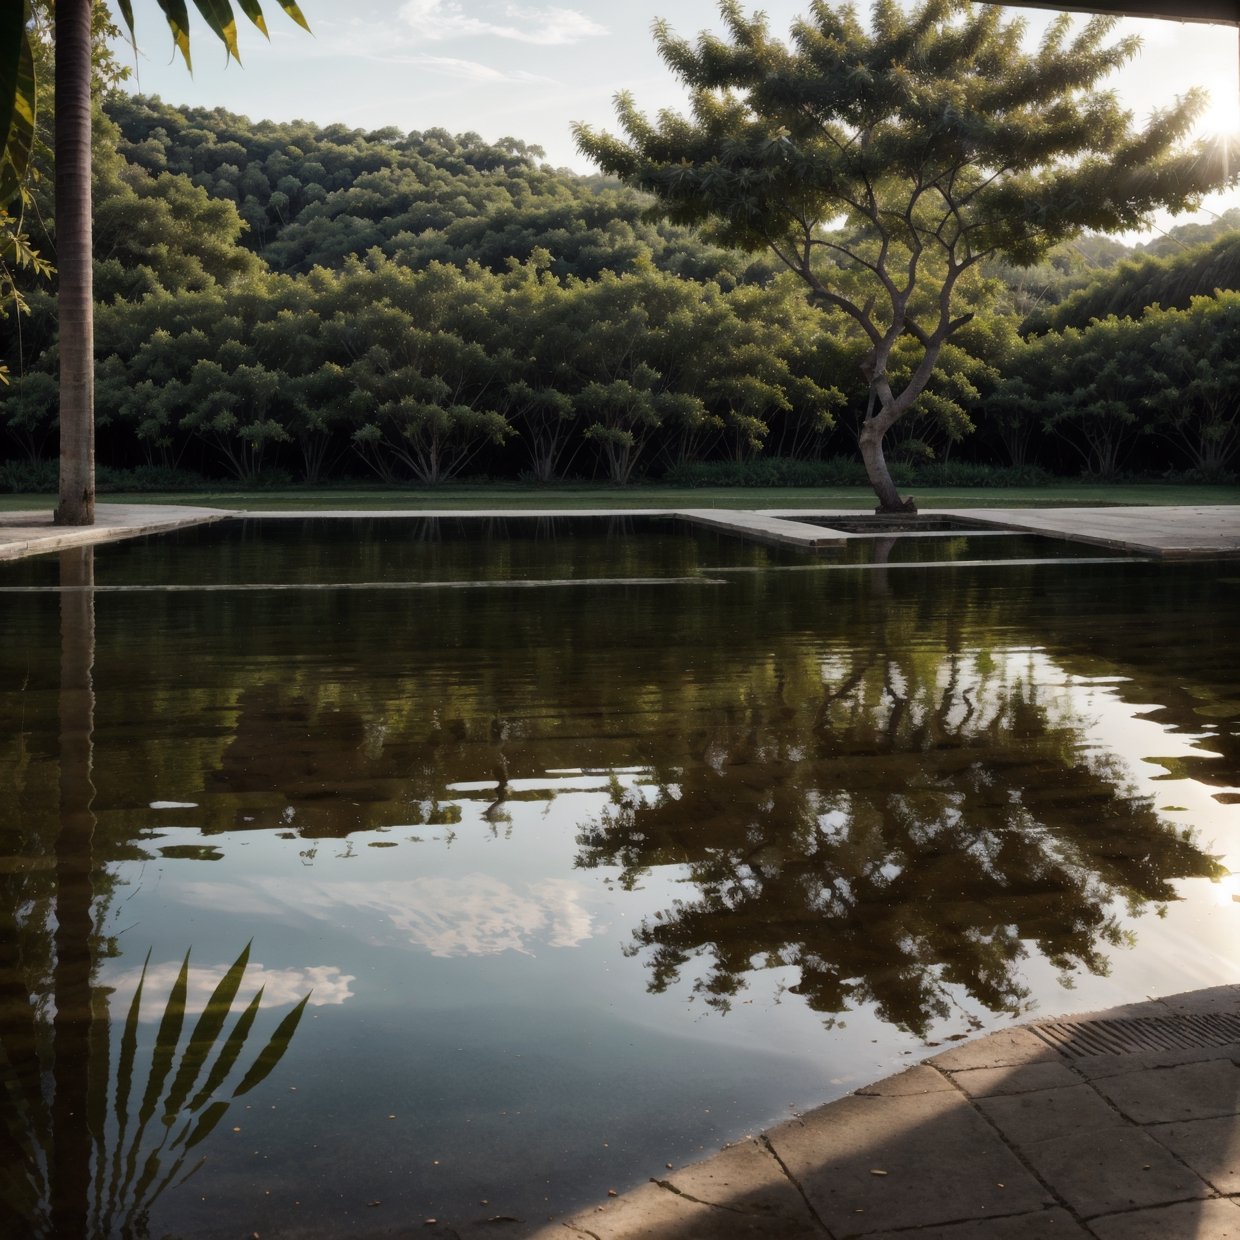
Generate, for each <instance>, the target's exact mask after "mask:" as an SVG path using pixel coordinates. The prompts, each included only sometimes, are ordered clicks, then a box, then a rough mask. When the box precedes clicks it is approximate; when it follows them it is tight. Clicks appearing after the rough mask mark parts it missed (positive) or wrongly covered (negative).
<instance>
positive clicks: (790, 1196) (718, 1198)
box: [659, 1140, 814, 1230]
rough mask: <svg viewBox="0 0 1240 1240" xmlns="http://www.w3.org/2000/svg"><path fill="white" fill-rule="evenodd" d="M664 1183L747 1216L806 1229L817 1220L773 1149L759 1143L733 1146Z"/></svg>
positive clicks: (671, 1174)
mask: <svg viewBox="0 0 1240 1240" xmlns="http://www.w3.org/2000/svg"><path fill="white" fill-rule="evenodd" d="M659 1179H660V1180H661V1181H662V1182H663V1183H665V1184H670V1185H671V1186H672V1188H673V1189H674V1190H675V1191H676V1192H678V1193H682V1194H683V1195H684V1196H686V1197H692V1198H694V1199H696V1200H698V1201H702V1202H706V1203H708V1204H710V1205H716V1206H723V1207H726V1208H727V1209H729V1210H734V1211H737V1212H739V1213H742V1214H749V1215H754V1216H765V1217H767V1218H782V1219H785V1220H786V1221H787V1222H788V1223H789V1224H796V1226H797V1227H799V1228H800V1229H802V1230H807V1229H811V1228H812V1227H813V1226H814V1220H813V1217H812V1215H811V1214H810V1212H809V1207H808V1206H806V1204H805V1198H804V1197H802V1196H801V1194H800V1192H799V1191H798V1189H797V1187H796V1185H795V1184H793V1183H792V1181H791V1180H789V1179H788V1177H787V1175H786V1174H785V1173H784V1169H783V1168H782V1167H781V1166H780V1165H779V1163H778V1162H777V1161H776V1160H775V1157H774V1156H773V1155H772V1154H771V1152H770V1150H769V1149H768V1148H767V1147H766V1146H765V1145H764V1144H762V1143H761V1142H758V1141H752V1140H750V1141H740V1142H738V1143H737V1144H736V1145H729V1146H727V1147H726V1148H725V1149H723V1150H721V1151H720V1152H719V1153H718V1154H716V1155H715V1156H714V1157H712V1158H708V1159H707V1160H706V1161H705V1162H700V1163H694V1164H692V1165H691V1166H688V1167H683V1168H681V1169H680V1170H679V1171H669V1172H668V1173H667V1175H666V1176H660V1177H659Z"/></svg>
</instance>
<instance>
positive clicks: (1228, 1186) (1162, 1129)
mask: <svg viewBox="0 0 1240 1240" xmlns="http://www.w3.org/2000/svg"><path fill="white" fill-rule="evenodd" d="M1145 1131H1146V1132H1148V1133H1149V1134H1150V1136H1152V1137H1154V1138H1155V1139H1156V1140H1157V1141H1160V1142H1161V1143H1162V1144H1163V1145H1165V1146H1166V1147H1167V1149H1169V1150H1171V1151H1172V1152H1173V1153H1175V1154H1177V1155H1178V1156H1179V1157H1180V1158H1182V1159H1183V1160H1184V1161H1185V1162H1186V1163H1187V1164H1188V1165H1189V1166H1190V1167H1192V1169H1193V1170H1194V1171H1195V1172H1196V1173H1197V1174H1198V1175H1199V1176H1201V1177H1202V1178H1203V1179H1205V1180H1207V1181H1209V1183H1211V1184H1213V1185H1214V1187H1215V1188H1217V1189H1218V1191H1219V1192H1220V1193H1228V1194H1235V1193H1240V1119H1237V1118H1235V1117H1230V1118H1225V1119H1196V1120H1189V1121H1188V1122H1186V1123H1180V1124H1159V1125H1157V1126H1156V1127H1153V1128H1147V1129H1145Z"/></svg>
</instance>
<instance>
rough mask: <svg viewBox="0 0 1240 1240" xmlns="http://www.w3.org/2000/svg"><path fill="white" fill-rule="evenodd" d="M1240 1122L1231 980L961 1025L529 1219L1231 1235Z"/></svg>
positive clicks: (1238, 1027) (1239, 1029)
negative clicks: (752, 1125)
mask: <svg viewBox="0 0 1240 1240" xmlns="http://www.w3.org/2000/svg"><path fill="white" fill-rule="evenodd" d="M1238 1137H1240V985H1226V986H1217V987H1212V988H1209V989H1206V990H1197V991H1188V992H1185V993H1182V994H1177V995H1171V996H1168V997H1166V998H1162V999H1155V1000H1148V1001H1146V1002H1142V1003H1133V1004H1127V1005H1124V1006H1122V1007H1117V1008H1110V1009H1107V1010H1104V1011H1100V1012H1085V1013H1078V1014H1074V1015H1071V1016H1066V1017H1063V1018H1060V1019H1046V1018H1043V1019H1039V1020H1037V1021H1033V1022H1030V1023H1028V1024H1024V1025H1017V1026H1013V1027H1012V1028H1010V1029H1006V1030H1001V1031H999V1032H996V1033H992V1034H989V1035H987V1036H985V1037H982V1038H979V1039H977V1040H975V1041H970V1042H965V1043H962V1044H960V1045H958V1046H956V1047H954V1048H952V1049H951V1050H948V1051H944V1052H940V1053H939V1054H936V1055H934V1056H932V1057H930V1058H928V1059H926V1060H925V1061H924V1062H922V1063H920V1064H917V1065H915V1066H913V1067H910V1068H909V1069H907V1070H906V1071H904V1072H902V1073H899V1074H897V1075H895V1076H891V1077H887V1078H885V1079H884V1080H881V1081H878V1082H875V1083H874V1084H872V1085H867V1086H864V1087H863V1088H861V1089H858V1090H856V1091H855V1092H854V1093H852V1094H849V1095H847V1096H846V1097H844V1098H840V1099H837V1100H836V1101H834V1102H829V1103H827V1104H825V1105H823V1106H821V1107H818V1108H816V1109H814V1110H812V1111H809V1112H807V1113H805V1114H803V1115H799V1116H796V1117H795V1118H793V1119H791V1120H788V1121H785V1122H784V1123H782V1124H779V1125H777V1126H776V1127H773V1128H770V1129H768V1130H766V1131H765V1132H762V1133H760V1134H758V1135H757V1136H753V1137H746V1138H743V1139H742V1140H740V1141H737V1142H735V1143H734V1144H732V1145H729V1146H726V1147H725V1148H724V1149H723V1150H721V1151H720V1152H719V1153H718V1154H715V1155H714V1156H712V1157H710V1158H708V1159H706V1160H704V1161H702V1162H699V1163H694V1164H692V1165H689V1166H685V1167H681V1168H676V1169H673V1168H670V1167H665V1168H664V1169H663V1170H662V1171H656V1173H655V1174H654V1175H652V1176H651V1178H650V1179H649V1180H648V1181H647V1182H646V1183H644V1184H642V1185H639V1186H638V1187H636V1188H634V1189H633V1190H632V1191H629V1192H626V1193H624V1194H623V1195H620V1196H618V1197H616V1198H615V1199H614V1200H609V1201H607V1202H604V1203H601V1204H599V1205H596V1206H593V1207H590V1208H588V1209H586V1210H583V1211H580V1212H578V1213H576V1214H574V1215H572V1216H571V1217H569V1218H567V1219H564V1220H561V1221H556V1222H553V1223H550V1224H548V1225H546V1226H544V1227H541V1228H539V1229H538V1230H536V1231H533V1232H530V1231H528V1230H525V1231H522V1232H521V1233H520V1234H522V1235H526V1236H530V1237H531V1238H532V1240H566V1238H568V1237H576V1238H582V1240H696V1238H698V1237H710V1238H711V1240H732V1238H733V1237H742V1236H744V1237H764V1238H766V1240H808V1238H809V1237H817V1238H820V1240H821V1238H823V1237H825V1238H827V1240H844V1238H845V1237H862V1236H864V1237H867V1238H869V1240H896V1238H897V1237H907V1238H908V1240H913V1238H916V1237H920V1238H921V1240H1045V1238H1046V1237H1070V1238H1076V1240H1146V1238H1148V1240H1155V1238H1156V1237H1172V1236H1176V1237H1179V1236H1182V1237H1190V1236H1191V1237H1194V1238H1195V1240H1216V1238H1218V1240H1221V1238H1222V1237H1224V1236H1234V1235H1237V1234H1240V1148H1238V1147H1240V1141H1238V1140H1237V1138H1238ZM460 1234H461V1236H462V1237H464V1236H465V1235H469V1234H472V1233H471V1232H468V1231H462V1232H461V1233H460ZM506 1234H514V1233H506Z"/></svg>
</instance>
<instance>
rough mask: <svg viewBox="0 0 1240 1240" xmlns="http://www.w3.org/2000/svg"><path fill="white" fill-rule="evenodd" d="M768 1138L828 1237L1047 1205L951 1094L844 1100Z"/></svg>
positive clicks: (1046, 1195) (959, 1099)
mask: <svg viewBox="0 0 1240 1240" xmlns="http://www.w3.org/2000/svg"><path fill="white" fill-rule="evenodd" d="M767 1139H768V1140H769V1141H770V1143H771V1147H772V1148H773V1149H774V1151H775V1153H776V1155H777V1156H778V1157H779V1159H780V1160H781V1161H782V1162H783V1164H784V1165H785V1166H786V1167H787V1168H788V1171H789V1173H790V1174H791V1175H792V1176H793V1178H794V1179H795V1180H796V1182H797V1183H798V1184H799V1185H800V1186H801V1189H802V1191H803V1192H804V1193H805V1195H806V1197H807V1198H808V1199H809V1202H810V1204H811V1205H812V1206H813V1208H814V1210H815V1212H816V1213H817V1215H818V1217H819V1218H820V1219H822V1221H823V1222H824V1223H826V1225H827V1227H828V1228H829V1229H830V1230H831V1232H832V1234H833V1235H835V1236H837V1237H840V1236H850V1235H862V1234H866V1233H869V1232H873V1231H882V1230H891V1229H893V1228H897V1227H914V1226H919V1225H920V1226H930V1225H940V1224H943V1223H950V1222H955V1221H958V1220H960V1219H968V1218H986V1217H987V1216H990V1215H1009V1214H1019V1213H1025V1212H1031V1211H1034V1210H1039V1209H1042V1208H1044V1207H1047V1206H1051V1205H1054V1204H1055V1202H1054V1200H1053V1198H1052V1197H1051V1196H1050V1195H1049V1193H1047V1192H1046V1190H1045V1189H1044V1188H1043V1187H1042V1186H1041V1185H1040V1184H1038V1183H1037V1181H1036V1180H1035V1179H1034V1178H1033V1177H1032V1176H1031V1175H1030V1174H1029V1173H1028V1172H1027V1171H1026V1170H1025V1169H1024V1167H1022V1166H1021V1164H1020V1162H1019V1161H1018V1160H1017V1159H1016V1158H1015V1157H1014V1156H1013V1154H1012V1152H1011V1151H1010V1150H1009V1149H1007V1147H1006V1146H1004V1144H1003V1142H1002V1141H1001V1140H1000V1138H999V1136H998V1135H997V1134H996V1133H995V1132H994V1130H993V1129H992V1128H991V1127H990V1125H989V1124H987V1123H986V1121H985V1120H984V1119H983V1118H982V1117H981V1116H980V1115H978V1114H977V1113H976V1112H975V1111H974V1110H973V1108H972V1107H971V1106H970V1105H969V1103H968V1102H967V1100H966V1099H965V1098H964V1097H963V1095H961V1094H959V1093H957V1092H955V1091H953V1092H952V1093H950V1094H945V1093H931V1094H922V1095H912V1096H905V1097H895V1098H881V1097H862V1096H859V1095H853V1096H851V1097H849V1098H842V1099H840V1100H839V1101H838V1102H833V1103H831V1104H830V1105H828V1106H825V1107H821V1108H820V1109H819V1110H817V1111H812V1112H810V1113H809V1114H808V1115H806V1116H805V1117H804V1118H803V1120H801V1121H800V1122H795V1121H794V1122H790V1123H785V1124H781V1125H780V1126H779V1127H778V1128H774V1129H772V1130H771V1131H770V1132H769V1133H767ZM1151 1144H1152V1143H1151ZM1165 1156H1166V1157H1169V1156H1167V1155H1165ZM876 1171H879V1172H884V1173H885V1174H882V1175H876V1174H874V1172H876Z"/></svg>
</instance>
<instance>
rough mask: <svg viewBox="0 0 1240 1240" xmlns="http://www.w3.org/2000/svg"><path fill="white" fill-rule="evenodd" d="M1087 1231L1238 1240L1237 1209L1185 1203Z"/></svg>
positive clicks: (1126, 1237)
mask: <svg viewBox="0 0 1240 1240" xmlns="http://www.w3.org/2000/svg"><path fill="white" fill-rule="evenodd" d="M1089 1229H1090V1231H1091V1232H1093V1234H1094V1235H1095V1236H1097V1238H1098V1240H1240V1205H1238V1204H1237V1203H1236V1202H1234V1201H1224V1200H1221V1199H1219V1198H1217V1197H1215V1198H1213V1199H1212V1200H1209V1201H1186V1202H1183V1203H1182V1204H1181V1205H1178V1206H1160V1207H1159V1208H1158V1209H1156V1210H1137V1211H1136V1212H1135V1213H1132V1214H1112V1215H1111V1216H1110V1217H1108V1218H1095V1219H1091V1220H1090V1222H1089ZM917 1240H921V1237H920V1236H919V1237H918V1238H917Z"/></svg>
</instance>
